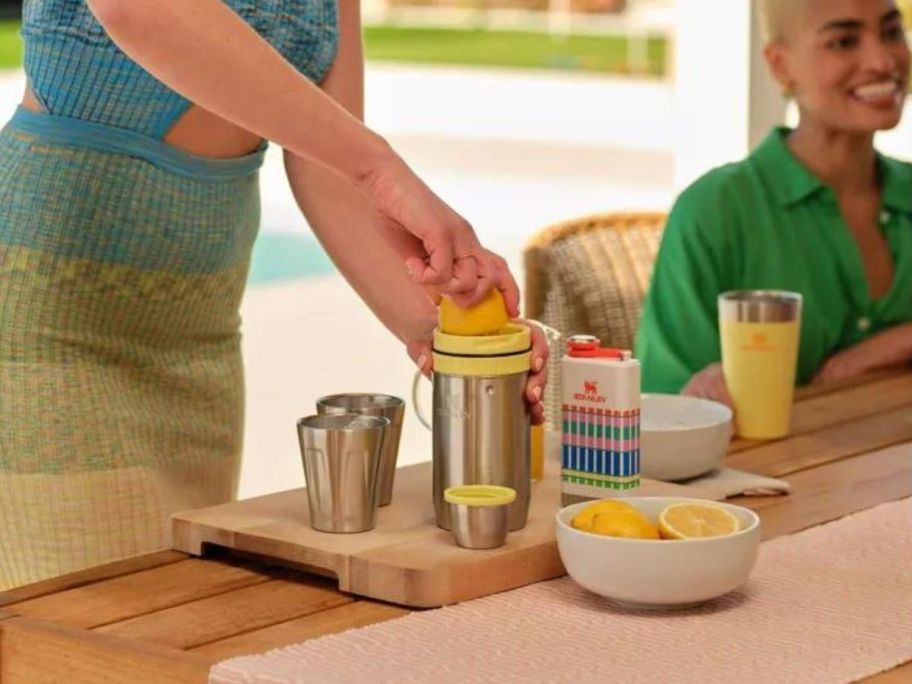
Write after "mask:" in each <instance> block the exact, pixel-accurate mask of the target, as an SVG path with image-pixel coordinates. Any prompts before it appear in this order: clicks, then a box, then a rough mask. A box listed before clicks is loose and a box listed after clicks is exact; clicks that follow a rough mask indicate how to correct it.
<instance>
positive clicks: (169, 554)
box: [0, 551, 190, 606]
mask: <svg viewBox="0 0 912 684" xmlns="http://www.w3.org/2000/svg"><path fill="white" fill-rule="evenodd" d="M188 558H190V556H188V555H187V554H186V553H181V552H180V551H158V552H156V553H149V554H146V555H144V556H137V557H136V558H128V559H126V560H121V561H115V562H114V563H107V564H105V565H100V566H98V567H95V568H88V569H86V570H80V571H78V572H72V573H69V574H66V575H61V576H60V577H53V578H51V579H48V580H44V581H43V582H35V583H34V584H28V585H26V586H23V587H17V588H16V589H9V590H7V591H3V592H0V606H7V605H9V604H11V603H18V602H19V601H25V600H26V599H31V598H36V597H38V596H47V595H48V594H54V593H57V592H59V591H65V590H67V589H72V588H74V587H80V586H83V585H86V584H91V583H93V582H98V581H99V580H103V579H108V578H111V577H118V576H120V575H128V574H130V573H131V572H137V571H139V570H145V569H147V568H155V567H159V566H162V565H168V564H169V563H177V562H179V561H182V560H187V559H188Z"/></svg>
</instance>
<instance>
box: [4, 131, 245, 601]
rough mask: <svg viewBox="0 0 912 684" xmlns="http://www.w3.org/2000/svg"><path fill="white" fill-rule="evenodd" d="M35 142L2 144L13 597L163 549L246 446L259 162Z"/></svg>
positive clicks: (14, 134) (15, 139)
mask: <svg viewBox="0 0 912 684" xmlns="http://www.w3.org/2000/svg"><path fill="white" fill-rule="evenodd" d="M36 130H38V129H35V130H33V129H30V128H28V127H27V126H19V125H16V120H15V119H14V121H13V123H11V124H10V125H8V126H7V127H6V128H5V129H4V130H3V131H2V133H0V590H3V589H8V588H10V587H13V586H17V585H21V584H25V583H30V582H34V581H38V580H41V579H44V578H47V577H52V576H56V575H60V574H63V573H67V572H72V571H75V570H78V569H81V568H86V567H91V566H95V565H99V564H102V563H106V562H111V561H114V560H117V559H121V558H126V557H130V556H135V555H138V554H143V553H148V552H152V551H156V550H159V549H162V548H167V547H168V546H169V541H170V540H169V523H168V517H169V515H170V514H172V513H174V512H176V511H179V510H183V509H189V508H197V507H200V506H208V505H212V504H216V503H220V502H224V501H228V500H230V499H231V498H232V497H233V496H234V495H235V492H236V488H237V480H238V473H239V466H240V451H241V443H242V433H243V411H244V398H243V392H244V385H243V367H242V362H241V355H240V332H239V327H240V319H239V315H238V308H239V304H240V299H241V295H242V292H243V288H244V283H245V280H246V275H247V270H248V266H249V259H250V254H251V250H252V245H253V241H254V239H255V237H256V232H257V227H258V223H259V194H258V181H257V173H256V168H255V166H256V164H253V163H252V162H251V158H244V160H246V162H245V164H233V163H232V162H235V161H239V160H231V161H228V162H217V161H212V162H207V160H202V159H199V158H196V157H191V156H190V155H183V156H182V155H181V154H175V153H170V155H171V157H172V161H174V158H176V159H177V163H178V166H180V164H184V166H185V167H186V168H185V171H187V173H176V172H175V171H174V170H173V169H169V168H165V167H164V166H162V165H160V164H156V163H153V162H151V161H149V160H148V159H144V158H141V157H140V156H136V155H134V154H131V153H128V152H112V151H104V150H102V149H99V148H98V147H95V148H94V149H93V146H92V144H91V143H87V144H80V143H78V142H77V143H74V144H71V143H68V142H67V141H66V139H65V136H55V135H52V134H49V135H44V134H42V133H41V132H40V130H39V132H36ZM162 145H163V144H162ZM253 156H254V155H251V157H253ZM260 158H261V155H260ZM207 169H209V170H210V171H211V172H209V173H207Z"/></svg>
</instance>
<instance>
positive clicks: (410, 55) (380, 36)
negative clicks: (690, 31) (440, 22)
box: [364, 26, 666, 75]
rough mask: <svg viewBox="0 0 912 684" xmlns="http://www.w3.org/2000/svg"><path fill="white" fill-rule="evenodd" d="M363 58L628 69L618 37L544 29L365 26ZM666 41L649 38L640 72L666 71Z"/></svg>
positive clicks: (623, 42)
mask: <svg viewBox="0 0 912 684" xmlns="http://www.w3.org/2000/svg"><path fill="white" fill-rule="evenodd" d="M364 40H365V45H366V52H367V57H368V59H373V60H378V61H395V62H413V63H425V64H428V63H431V64H469V65H477V66H504V67H521V68H537V69H542V68H544V69H580V70H584V71H597V72H607V73H633V72H634V71H635V69H634V67H633V65H631V64H628V61H627V40H626V39H625V38H622V37H609V36H605V37H602V36H588V35H587V36H581V35H573V36H569V37H567V38H552V37H550V36H548V35H547V34H544V33H531V32H519V31H486V30H463V29H442V28H441V29H438V28H398V27H387V26H383V27H380V26H377V27H373V26H371V27H367V28H366V29H365V31H364ZM665 45H666V43H665V41H664V40H662V39H651V40H650V41H649V43H648V46H647V65H646V69H645V72H646V73H648V74H651V75H661V74H663V73H664V71H665Z"/></svg>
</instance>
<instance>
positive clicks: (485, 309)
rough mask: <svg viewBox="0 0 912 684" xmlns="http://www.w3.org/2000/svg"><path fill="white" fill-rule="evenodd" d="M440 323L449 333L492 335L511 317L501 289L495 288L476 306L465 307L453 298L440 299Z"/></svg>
mask: <svg viewBox="0 0 912 684" xmlns="http://www.w3.org/2000/svg"><path fill="white" fill-rule="evenodd" d="M439 319H440V322H439V325H440V330H441V332H445V333H447V334H449V335H490V334H492V333H496V332H497V331H498V330H500V329H501V328H503V327H504V326H505V325H506V324H507V321H509V319H510V317H509V316H508V315H507V307H506V304H504V299H503V295H502V294H500V290H497V289H493V290H491V291H490V292H489V293H488V296H487V297H485V298H484V299H482V300H481V301H480V302H478V304H476V305H475V306H472V307H469V308H468V309H463V308H462V307H459V306H457V305H456V302H454V301H453V300H452V299H450V298H449V297H447V296H444V297H442V298H441V299H440V310H439Z"/></svg>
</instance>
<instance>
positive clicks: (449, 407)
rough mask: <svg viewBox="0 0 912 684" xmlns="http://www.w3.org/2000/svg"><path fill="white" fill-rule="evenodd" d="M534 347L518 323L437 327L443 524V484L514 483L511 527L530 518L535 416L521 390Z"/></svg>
mask: <svg viewBox="0 0 912 684" xmlns="http://www.w3.org/2000/svg"><path fill="white" fill-rule="evenodd" d="M530 349H531V336H530V334H529V329H528V328H526V327H525V326H522V325H518V324H510V325H508V326H507V327H506V328H504V329H503V330H502V331H500V333H499V334H496V335H482V336H461V335H447V334H445V333H441V332H439V331H437V332H436V333H435V334H434V378H433V382H434V399H433V412H434V413H433V426H432V430H433V443H434V447H433V455H434V464H433V470H434V489H433V494H434V511H435V513H436V518H437V525H438V526H439V527H442V528H443V529H446V530H448V529H450V527H451V525H450V510H449V506H447V504H446V503H445V501H444V496H443V493H444V491H445V490H446V489H447V488H449V487H455V486H458V485H475V484H486V485H499V486H503V487H510V488H512V489H514V490H515V491H516V500H515V501H514V502H513V503H512V504H511V505H510V511H509V526H510V529H511V530H518V529H521V528H523V527H525V525H526V520H527V519H528V515H529V499H530V490H531V488H530V471H529V426H530V416H529V409H528V406H527V404H526V401H525V397H524V393H525V387H526V381H527V378H528V375H529V366H530V357H531V351H530ZM419 418H420V416H419ZM422 422H425V421H422ZM425 424H426V423H425Z"/></svg>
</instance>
